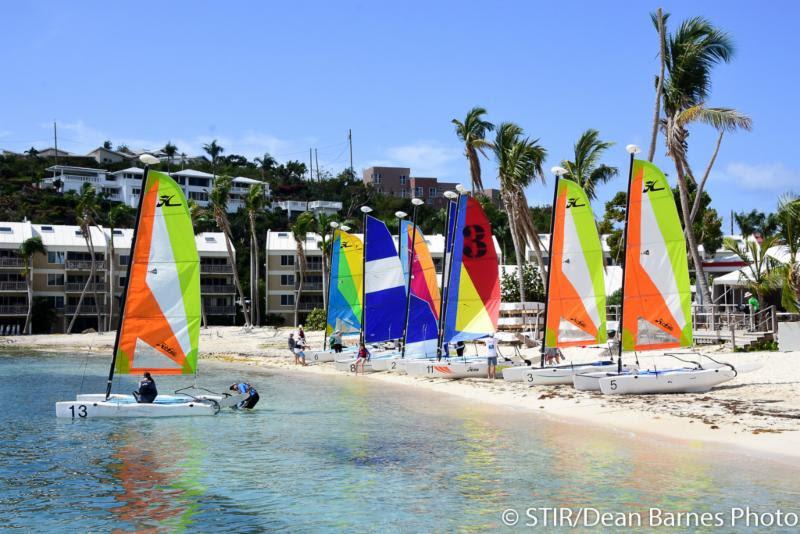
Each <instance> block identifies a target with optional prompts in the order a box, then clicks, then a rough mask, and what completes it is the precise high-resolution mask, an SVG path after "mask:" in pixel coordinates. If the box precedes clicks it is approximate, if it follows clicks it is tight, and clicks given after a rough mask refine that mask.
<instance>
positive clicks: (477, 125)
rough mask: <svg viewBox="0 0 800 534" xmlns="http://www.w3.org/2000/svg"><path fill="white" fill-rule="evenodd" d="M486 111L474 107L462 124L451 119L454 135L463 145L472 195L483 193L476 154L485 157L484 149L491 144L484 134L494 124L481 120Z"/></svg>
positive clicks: (492, 127) (492, 128)
mask: <svg viewBox="0 0 800 534" xmlns="http://www.w3.org/2000/svg"><path fill="white" fill-rule="evenodd" d="M484 115H486V110H485V109H484V108H482V107H478V106H476V107H474V108H472V109H471V110H469V111H468V112H467V116H466V118H465V119H464V122H461V121H460V120H458V119H453V120H452V121H450V122H452V123H453V124H455V125H456V135H457V136H458V138H459V139H461V141H462V142H463V143H464V155H465V156H466V157H467V161H468V162H469V174H470V176H471V178H472V194H473V195H474V194H476V193H482V192H483V181H482V180H481V162H480V158H478V153H480V154H481V155H483V157H484V158H485V157H486V152H485V149H486V148H490V147H491V146H492V144H491V143H490V142H488V141H487V140H486V133H487V132H491V131H492V130H494V124H492V123H491V122H489V121H486V120H484V119H483V116H484Z"/></svg>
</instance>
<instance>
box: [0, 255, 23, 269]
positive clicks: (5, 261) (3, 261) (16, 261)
mask: <svg viewBox="0 0 800 534" xmlns="http://www.w3.org/2000/svg"><path fill="white" fill-rule="evenodd" d="M0 267H22V258H8V257H6V258H0Z"/></svg>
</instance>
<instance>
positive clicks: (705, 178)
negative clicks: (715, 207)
mask: <svg viewBox="0 0 800 534" xmlns="http://www.w3.org/2000/svg"><path fill="white" fill-rule="evenodd" d="M723 135H725V130H720V132H719V136H718V137H717V145H716V147H714V153H713V154H712V155H711V160H710V161H709V162H708V167H706V172H705V173H704V174H703V179H702V180H700V182H699V183H698V184H697V191H696V192H695V195H694V205H693V206H692V211H691V213H690V214H689V218H690V220H691V221H692V224H694V220H695V218H696V217H697V212H698V211H700V203H701V201H702V198H703V188H704V187H705V186H706V182H707V181H708V176H709V175H710V174H711V169H712V167H714V163H715V162H716V161H717V154H719V147H720V145H721V144H722V136H723ZM689 174H691V173H689Z"/></svg>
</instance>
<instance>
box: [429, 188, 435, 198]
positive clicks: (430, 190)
mask: <svg viewBox="0 0 800 534" xmlns="http://www.w3.org/2000/svg"><path fill="white" fill-rule="evenodd" d="M436 194H437V191H436V188H435V187H429V188H428V196H429V197H435V196H436Z"/></svg>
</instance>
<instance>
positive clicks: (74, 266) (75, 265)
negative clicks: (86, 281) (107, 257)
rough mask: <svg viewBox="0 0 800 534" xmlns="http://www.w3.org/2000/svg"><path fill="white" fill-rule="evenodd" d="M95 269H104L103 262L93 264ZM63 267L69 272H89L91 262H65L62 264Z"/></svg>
mask: <svg viewBox="0 0 800 534" xmlns="http://www.w3.org/2000/svg"><path fill="white" fill-rule="evenodd" d="M94 265H95V268H96V269H105V268H106V262H105V261H103V260H97V261H95V262H94ZM64 267H65V268H66V269H67V270H70V271H89V270H91V268H92V262H91V261H90V260H67V261H66V262H64Z"/></svg>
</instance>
